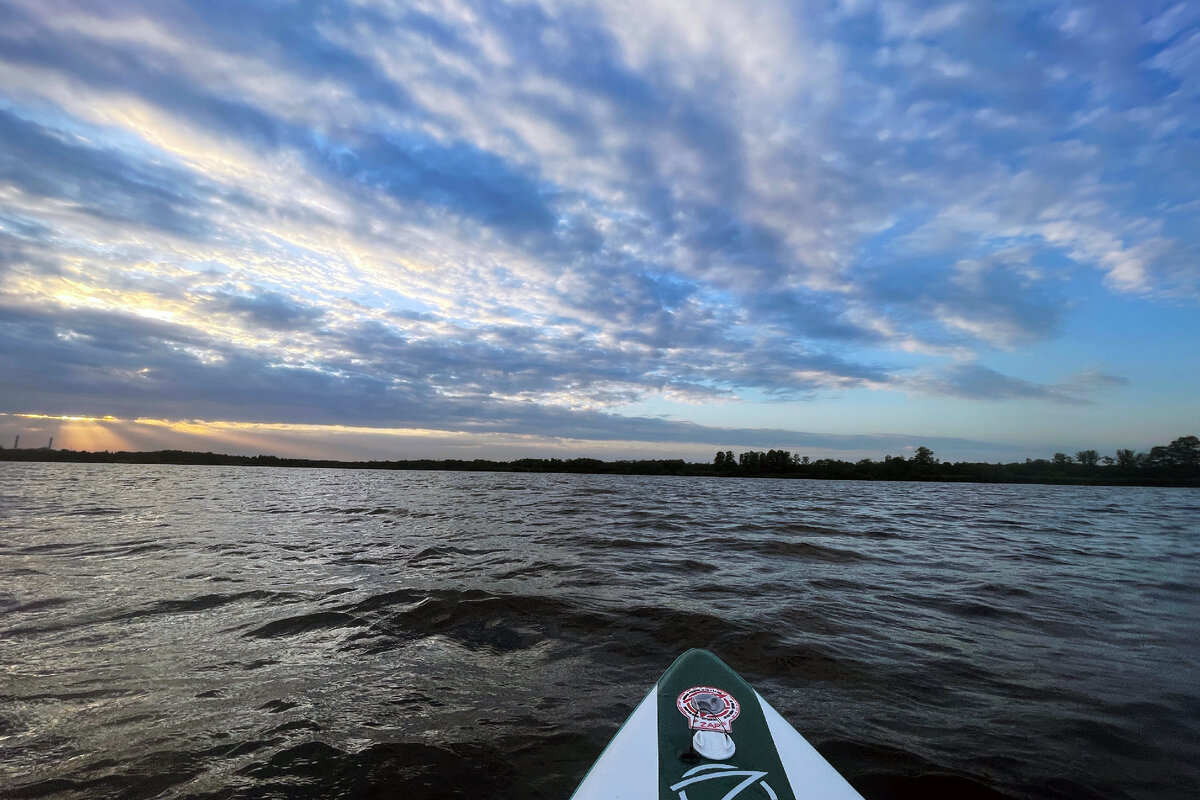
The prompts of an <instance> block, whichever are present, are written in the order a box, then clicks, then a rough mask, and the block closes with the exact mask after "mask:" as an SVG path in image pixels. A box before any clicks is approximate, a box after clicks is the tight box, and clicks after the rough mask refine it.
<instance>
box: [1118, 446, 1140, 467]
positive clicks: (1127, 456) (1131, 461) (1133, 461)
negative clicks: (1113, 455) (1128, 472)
mask: <svg viewBox="0 0 1200 800" xmlns="http://www.w3.org/2000/svg"><path fill="white" fill-rule="evenodd" d="M1141 462H1142V457H1141V456H1139V455H1138V454H1137V453H1135V452H1133V451H1132V450H1118V451H1117V466H1118V467H1123V468H1124V469H1137V467H1139V466H1140V465H1141Z"/></svg>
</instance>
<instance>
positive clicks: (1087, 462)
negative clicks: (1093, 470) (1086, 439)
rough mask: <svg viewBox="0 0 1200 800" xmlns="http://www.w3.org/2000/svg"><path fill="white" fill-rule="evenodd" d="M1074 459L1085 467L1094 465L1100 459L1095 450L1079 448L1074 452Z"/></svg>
mask: <svg viewBox="0 0 1200 800" xmlns="http://www.w3.org/2000/svg"><path fill="white" fill-rule="evenodd" d="M1075 460H1076V461H1078V462H1079V463H1080V464H1082V465H1083V466H1085V467H1094V466H1096V464H1097V463H1099V461H1100V454H1099V453H1097V452H1096V451H1095V450H1080V451H1079V452H1078V453H1076V454H1075Z"/></svg>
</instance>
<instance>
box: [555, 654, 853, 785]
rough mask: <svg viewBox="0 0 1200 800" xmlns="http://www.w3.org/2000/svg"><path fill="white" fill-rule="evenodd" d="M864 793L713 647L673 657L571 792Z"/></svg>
mask: <svg viewBox="0 0 1200 800" xmlns="http://www.w3.org/2000/svg"><path fill="white" fill-rule="evenodd" d="M735 798H737V799H738V800H752V799H756V798H767V800H807V799H808V798H812V799H813V800H817V799H818V798H819V800H862V796H861V795H860V794H859V793H858V792H856V791H855V790H854V788H853V787H852V786H850V784H849V783H847V782H846V780H845V779H844V778H843V777H842V776H841V775H839V774H838V772H837V771H836V770H835V769H834V768H833V767H832V766H830V765H829V762H827V761H826V760H825V759H824V758H822V757H821V755H820V754H819V753H818V752H817V751H816V750H815V749H814V748H813V746H812V745H810V744H809V743H808V742H807V741H806V740H805V739H804V737H803V736H801V735H800V734H799V733H798V732H797V731H796V729H795V728H793V727H792V726H791V725H789V724H788V723H787V721H785V720H784V719H783V717H781V716H780V715H779V713H778V712H777V711H775V709H773V708H771V706H770V705H769V704H768V703H767V702H766V701H765V700H763V698H762V696H761V695H759V694H758V692H756V691H755V690H754V689H753V688H752V687H751V686H750V684H748V683H746V682H745V681H744V680H742V678H741V676H739V675H738V674H737V673H736V672H734V671H733V670H732V669H730V668H729V667H728V666H726V665H725V664H724V663H723V662H722V661H721V660H720V659H718V658H717V657H716V656H714V655H713V654H712V653H709V652H708V651H706V650H689V651H688V652H686V653H684V654H683V655H682V656H680V657H679V658H678V659H677V660H676V661H675V663H674V664H672V665H671V667H670V669H668V670H667V671H666V672H665V673H663V676H662V678H660V679H659V681H658V683H657V684H656V685H655V686H654V688H653V689H652V690H651V691H650V693H649V694H648V695H647V696H646V699H644V700H643V701H642V702H641V703H640V704H638V706H637V708H636V709H634V711H633V713H632V714H631V715H630V717H629V719H628V720H626V721H625V724H624V725H622V726H621V729H620V730H619V731H617V734H616V736H614V737H613V739H612V741H611V742H610V743H609V745H608V747H606V748H605V750H604V752H603V753H602V754H601V755H600V758H599V759H598V760H597V761H596V763H595V764H594V765H593V766H592V769H591V770H590V771H589V772H588V774H587V776H586V777H585V778H584V779H583V782H582V783H581V784H580V785H579V788H578V789H576V791H575V794H574V795H572V800H734V799H735Z"/></svg>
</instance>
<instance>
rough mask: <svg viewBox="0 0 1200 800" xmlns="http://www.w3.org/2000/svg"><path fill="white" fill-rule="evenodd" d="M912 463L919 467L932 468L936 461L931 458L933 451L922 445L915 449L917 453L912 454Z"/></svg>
mask: <svg viewBox="0 0 1200 800" xmlns="http://www.w3.org/2000/svg"><path fill="white" fill-rule="evenodd" d="M912 463H914V464H916V465H917V466H920V467H932V466H933V465H934V464H936V463H937V459H935V458H934V457H933V451H932V450H930V449H929V448H928V447H925V446H924V445H922V446H921V447H918V448H917V452H915V453H913V457H912Z"/></svg>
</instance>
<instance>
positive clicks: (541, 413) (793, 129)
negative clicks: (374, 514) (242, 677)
mask: <svg viewBox="0 0 1200 800" xmlns="http://www.w3.org/2000/svg"><path fill="white" fill-rule="evenodd" d="M0 15H2V18H0V22H2V23H3V24H0V82H2V85H3V86H4V87H5V88H4V90H3V91H2V92H0V302H3V303H5V304H6V305H5V307H6V309H7V311H6V313H11V314H12V315H13V316H11V317H10V318H8V319H7V320H6V323H7V327H6V331H7V333H6V334H5V335H6V336H8V337H9V338H8V340H7V342H8V344H9V345H10V349H9V351H8V354H7V355H6V356H5V358H6V359H8V361H7V363H8V364H9V366H10V367H11V368H12V369H13V370H14V372H13V373H12V374H13V375H14V376H21V377H20V380H19V381H18V380H17V379H16V378H12V379H11V384H12V386H13V390H12V391H8V388H9V384H6V385H5V388H6V395H7V396H8V397H9V398H20V400H21V402H22V403H25V404H26V405H27V407H28V408H31V409H35V410H40V406H39V404H41V406H45V407H47V408H48V407H49V406H55V407H58V408H66V407H68V406H70V405H72V404H73V403H75V404H78V403H83V402H85V401H86V402H88V403H96V404H101V405H102V404H103V403H104V402H106V401H107V402H112V403H114V404H117V405H120V406H121V408H122V409H128V410H129V413H133V412H134V411H135V410H136V413H137V414H139V415H149V416H171V417H177V418H184V417H190V416H197V415H198V412H191V413H189V412H187V411H186V410H185V409H186V406H187V405H188V403H194V404H197V405H199V406H202V407H204V408H207V409H208V411H207V412H205V413H206V414H208V415H209V416H213V417H214V418H217V417H219V418H229V415H230V414H231V413H233V411H232V410H233V409H235V408H236V409H241V410H240V411H239V412H237V413H241V414H245V415H248V417H249V416H252V417H253V418H254V419H259V420H267V419H270V418H273V417H277V418H278V419H280V420H288V421H306V422H321V423H332V422H339V421H340V422H354V421H356V420H358V419H363V420H368V421H372V422H379V423H381V424H382V423H387V424H393V423H395V424H400V423H403V424H406V425H409V424H411V425H433V424H435V423H436V422H437V421H438V419H440V420H441V421H442V423H443V424H445V425H447V426H458V427H463V428H471V429H489V430H491V429H495V430H504V431H506V432H520V431H526V430H533V429H553V430H556V431H557V430H563V431H566V430H569V429H570V428H571V426H572V425H576V426H579V427H580V428H581V429H584V430H587V431H589V435H594V436H608V435H618V433H621V432H622V431H625V428H624V427H623V426H625V427H628V426H635V427H637V426H642V427H644V428H645V430H646V431H650V430H658V431H659V434H657V435H661V436H668V435H670V436H673V435H675V433H673V432H677V431H679V430H682V429H683V428H681V427H679V424H675V423H672V425H673V427H672V425H666V423H661V424H660V423H654V422H645V421H642V422H638V423H636V425H635V423H632V422H628V421H625V418H623V417H621V416H620V412H621V410H622V409H623V407H625V406H627V405H629V404H632V403H639V402H644V401H647V400H652V399H654V398H664V397H668V396H670V397H686V398H688V399H689V400H690V401H692V402H705V401H707V400H713V399H720V400H725V399H728V398H731V397H749V396H753V397H755V398H765V400H766V401H789V402H796V401H802V400H805V399H809V398H813V397H818V396H820V397H829V396H831V394H832V393H836V392H845V391H854V390H871V391H901V390H903V389H906V388H909V389H911V388H916V389H918V390H919V391H920V392H922V393H926V394H938V395H942V396H945V397H950V398H961V399H989V400H1014V401H1019V400H1038V401H1043V402H1046V403H1049V404H1071V403H1078V402H1084V401H1086V400H1088V399H1089V398H1090V397H1091V396H1092V395H1093V393H1094V391H1095V390H1098V389H1099V388H1102V384H1103V381H1099V380H1093V381H1092V382H1091V383H1090V384H1089V383H1088V380H1085V379H1083V378H1078V379H1069V380H1066V381H1064V382H1062V383H1061V384H1045V383H1039V382H1038V381H1036V380H1030V379H1029V378H1028V376H1022V375H1014V376H1005V375H1001V374H1000V373H997V372H995V371H993V370H991V369H989V368H987V367H984V366H982V364H984V363H987V361H988V357H989V355H990V354H991V353H992V352H994V351H996V350H1006V351H1015V350H1021V349H1022V348H1028V347H1030V346H1032V345H1034V344H1037V343H1044V342H1048V341H1052V340H1056V339H1058V338H1060V337H1063V336H1065V335H1068V331H1069V330H1070V325H1069V322H1070V320H1071V319H1072V315H1073V314H1074V313H1075V311H1076V309H1077V306H1078V304H1079V303H1080V302H1082V300H1081V298H1087V297H1089V296H1094V295H1106V296H1107V297H1108V298H1109V299H1111V301H1112V302H1126V301H1134V300H1137V301H1146V302H1151V301H1153V302H1175V303H1194V302H1195V301H1196V299H1197V297H1198V296H1200V273H1198V272H1197V266H1196V265H1197V264H1198V263H1200V259H1198V258H1197V253H1198V252H1200V239H1198V238H1197V234H1196V231H1197V230H1200V225H1197V224H1196V222H1197V219H1196V218H1197V213H1198V212H1200V206H1197V205H1196V203H1195V198H1196V197H1197V196H1200V176H1198V175H1197V174H1192V173H1193V172H1194V171H1192V172H1189V171H1188V170H1186V169H1180V168H1179V166H1178V165H1180V164H1188V163H1192V162H1193V161H1194V157H1195V147H1196V145H1195V137H1194V136H1193V135H1192V133H1193V132H1194V129H1195V119H1196V109H1195V100H1194V94H1195V93H1194V92H1193V91H1191V90H1192V89H1194V86H1193V83H1194V80H1193V79H1192V77H1191V75H1192V72H1194V70H1192V71H1191V72H1189V70H1188V67H1189V65H1190V64H1191V62H1192V61H1194V60H1195V59H1194V51H1195V46H1194V45H1195V42H1196V35H1197V34H1196V31H1195V25H1196V19H1195V16H1194V15H1193V14H1191V12H1190V11H1188V10H1187V7H1186V4H1184V5H1182V6H1176V7H1174V8H1165V9H1163V10H1162V12H1161V13H1156V14H1150V13H1148V14H1147V15H1146V17H1145V19H1143V18H1142V17H1140V16H1138V15H1137V14H1135V13H1134V12H1132V11H1130V10H1128V9H1119V8H1116V7H1108V6H1093V5H1090V4H1075V5H1071V6H1063V7H1057V6H1055V7H1045V8H1040V7H1034V8H1029V9H1007V8H1005V7H1002V6H996V5H993V4H985V3H974V2H955V3H939V4H934V5H929V4H914V3H907V2H899V1H898V0H888V1H886V2H885V1H882V0H881V1H880V2H864V3H851V4H841V5H839V6H836V7H834V6H828V7H827V6H825V5H823V4H820V3H801V4H794V3H785V2H763V3H758V4H755V5H754V7H753V8H751V9H738V10H737V11H734V10H732V9H731V8H730V7H729V6H728V5H727V4H724V3H718V2H700V3H693V4H689V6H688V7H687V8H686V9H683V8H682V7H680V6H679V5H678V4H673V3H669V2H663V3H642V2H638V3H623V2H610V3H595V4H593V3H575V2H571V3H559V2H553V1H552V0H541V1H540V2H533V3H474V2H461V3H458V2H456V3H447V4H424V3H411V4H402V5H400V6H397V5H394V4H389V3H382V2H359V3H346V4H337V3H329V4H319V5H311V4H285V5H282V6H279V5H272V6H269V7H268V6H246V5H245V4H242V3H232V2H192V3H177V4H169V5H154V6H144V5H137V4H124V3H84V4H79V3H65V2H57V0H40V1H39V2H32V0H30V1H29V2H12V3H9V4H7V5H5V7H4V8H3V9H0ZM1031 53H1032V54H1034V55H1035V56H1036V57H1032V58H1031V57H1030V54H1031ZM30 307H36V308H37V309H38V312H37V313H36V314H34V313H33V312H31V311H29V310H28V309H29V308H30ZM22 309H24V310H22ZM1078 371H1079V366H1078V365H1070V364H1068V365H1064V366H1062V368H1060V369H1059V370H1058V373H1059V374H1070V373H1072V372H1078ZM1029 374H1034V373H1033V372H1032V370H1031V371H1030V373H1029ZM47 375H48V376H49V377H47ZM236 375H242V376H244V377H243V378H242V379H241V380H239V379H238V378H237V377H236ZM912 375H918V376H920V377H917V378H911V377H906V376H912ZM39 376H41V377H40V378H39ZM5 380H6V381H9V380H10V379H5ZM14 402H15V400H14ZM155 404H159V405H162V406H163V407H164V408H169V409H172V411H171V413H168V412H167V411H165V410H155V409H154V408H152V406H154V405H155ZM431 409H437V412H436V413H434V412H433V411H432V410H431ZM606 412H607V413H606ZM122 413H125V412H124V411H122ZM656 425H658V426H659V427H655V426H656ZM639 429H640V428H639ZM605 431H607V433H606V432H605ZM625 432H626V433H627V432H628V431H625ZM622 435H624V434H623V433H622ZM695 435H701V434H700V433H695ZM704 435H707V434H704Z"/></svg>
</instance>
